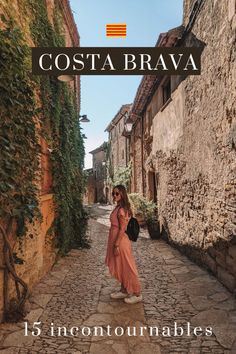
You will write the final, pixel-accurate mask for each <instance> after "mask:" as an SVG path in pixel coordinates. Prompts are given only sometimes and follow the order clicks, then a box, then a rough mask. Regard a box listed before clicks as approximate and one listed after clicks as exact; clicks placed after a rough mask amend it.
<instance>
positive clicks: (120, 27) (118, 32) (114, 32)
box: [106, 23, 126, 37]
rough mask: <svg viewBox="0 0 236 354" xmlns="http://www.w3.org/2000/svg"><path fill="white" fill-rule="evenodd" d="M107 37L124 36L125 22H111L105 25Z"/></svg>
mask: <svg viewBox="0 0 236 354" xmlns="http://www.w3.org/2000/svg"><path fill="white" fill-rule="evenodd" d="M106 36H107V37H126V24H124V23H113V24H107V25H106Z"/></svg>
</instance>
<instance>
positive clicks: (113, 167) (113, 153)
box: [105, 104, 131, 200]
mask: <svg viewBox="0 0 236 354" xmlns="http://www.w3.org/2000/svg"><path fill="white" fill-rule="evenodd" d="M130 108H131V104H124V105H122V106H121V108H120V109H119V111H118V112H117V114H116V115H115V117H114V118H113V119H112V121H111V122H110V123H109V124H108V126H107V127H106V130H105V131H106V132H108V134H109V137H108V149H109V153H108V155H109V160H108V166H107V167H108V176H109V180H110V182H109V193H110V194H111V189H112V181H113V180H114V179H116V173H117V172H118V171H119V170H120V169H121V168H125V167H127V165H128V163H129V161H130V148H129V138H128V136H127V135H126V134H125V123H126V120H127V114H128V112H129V111H130ZM110 200H111V198H110Z"/></svg>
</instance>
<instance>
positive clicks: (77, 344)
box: [0, 205, 236, 354]
mask: <svg viewBox="0 0 236 354" xmlns="http://www.w3.org/2000/svg"><path fill="white" fill-rule="evenodd" d="M89 208H90V215H91V217H90V222H89V231H88V232H89V235H90V239H91V240H92V247H91V249H86V250H72V251H71V252H70V253H69V255H68V256H67V257H65V258H62V259H60V260H59V261H58V262H57V263H56V264H55V265H54V266H53V268H52V270H51V272H49V273H48V274H47V275H46V276H45V277H44V278H43V279H42V281H41V282H40V283H39V284H38V285H37V286H36V287H35V289H34V291H33V294H32V296H31V298H30V308H31V311H30V312H29V314H28V315H27V317H26V318H25V320H24V321H23V322H20V323H17V324H6V323H5V324H1V325H0V331H1V337H0V348H1V350H0V353H4V354H26V353H27V354H37V353H43V354H45V353H61V354H62V353H63V354H64V353H67V354H79V353H91V354H105V353H106V354H107V353H109V354H113V353H114V354H115V353H119V354H126V353H127V354H128V353H130V354H145V353H147V354H148V353H160V354H174V353H176V354H177V353H181V354H183V353H189V354H200V353H201V354H207V353H212V354H231V353H236V302H235V299H234V298H233V296H232V294H230V293H229V292H228V291H227V290H226V288H225V287H224V286H223V285H221V284H220V283H219V281H218V280H217V279H216V278H215V277H213V276H211V275H210V274H209V273H208V272H207V271H205V270H203V269H201V268H200V267H198V266H197V265H196V264H194V263H192V262H191V261H190V260H188V259H187V258H186V257H185V256H184V255H181V254H180V253H179V251H177V250H176V249H173V248H172V247H170V246H169V245H168V244H166V243H165V242H164V241H162V240H150V239H148V238H147V237H145V233H143V232H142V233H141V237H140V238H139V240H138V242H137V243H133V250H134V254H135V258H136V260H137V265H138V268H139V272H140V278H141V281H142V287H143V296H144V300H143V302H142V303H138V304H135V305H128V304H125V303H124V302H123V300H111V299H110V296H109V294H110V293H111V292H112V291H113V290H114V288H116V287H117V286H118V283H116V281H114V280H113V279H112V278H110V276H109V274H108V271H107V269H106V267H105V265H104V257H105V250H106V241H107V237H108V226H109V214H110V209H111V207H110V206H100V205H93V206H90V207H89ZM26 322H27V326H26ZM34 322H36V323H35V325H34V328H33V323H34ZM175 322H176V323H177V326H178V327H181V326H182V328H183V333H181V329H180V328H179V329H177V332H176V333H175V334H177V335H174V332H173V328H174V323H175ZM188 322H189V325H190V333H188V332H187V326H188ZM59 326H60V327H63V326H64V327H66V331H67V332H66V333H65V332H64V331H63V330H62V332H61V333H60V334H61V335H60V336H58V334H59V332H58V327H59ZM99 326H101V327H102V329H101V328H100V330H98V329H97V333H96V332H94V331H95V327H97V328H98V327H99ZM72 327H77V329H76V328H74V329H73V331H72V334H71V333H70V329H71V328H72ZM128 327H130V328H131V329H130V333H128V332H127V328H128ZM133 327H135V328H136V336H133V334H135V332H133ZM141 327H143V331H142V333H140V329H141ZM155 327H157V328H158V332H157V331H156V330H155ZM167 327H169V332H168V328H167ZM194 327H195V328H196V327H198V329H197V330H196V333H197V334H198V336H196V335H194V333H193V329H194ZM199 327H201V329H200V328H199ZM206 327H208V328H209V327H212V331H213V334H212V335H208V336H207V335H205V328H206ZM37 328H39V329H40V331H41V333H40V334H39V336H37V335H36V334H38V333H39V330H37ZM52 328H53V330H52ZM150 328H153V332H152V333H150ZM148 329H149V330H148ZM32 330H34V334H35V335H34V336H33V335H32V334H31V331H32ZM26 331H27V334H28V335H27V336H26ZM101 331H102V332H101ZM123 331H124V333H123ZM65 334H67V336H66V335H65ZM180 334H182V335H180ZM208 334H209V333H208Z"/></svg>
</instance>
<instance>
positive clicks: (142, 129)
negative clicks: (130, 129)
mask: <svg viewBox="0 0 236 354" xmlns="http://www.w3.org/2000/svg"><path fill="white" fill-rule="evenodd" d="M143 116H144V114H142V116H141V168H142V189H143V195H144V192H145V191H144V167H143V131H144V128H143V121H144V119H143Z"/></svg>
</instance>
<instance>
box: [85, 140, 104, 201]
mask: <svg viewBox="0 0 236 354" xmlns="http://www.w3.org/2000/svg"><path fill="white" fill-rule="evenodd" d="M106 149H107V143H106V142H104V143H103V144H102V145H100V146H99V147H98V148H96V149H94V150H92V151H90V154H92V155H93V181H92V182H91V183H93V203H107V202H108V188H107V185H106V181H107V177H106ZM91 178H92V177H91ZM88 182H90V181H88ZM91 183H90V190H91V189H92V186H91ZM88 188H89V185H88ZM91 194H92V193H91ZM91 199H92V197H91Z"/></svg>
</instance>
